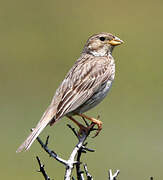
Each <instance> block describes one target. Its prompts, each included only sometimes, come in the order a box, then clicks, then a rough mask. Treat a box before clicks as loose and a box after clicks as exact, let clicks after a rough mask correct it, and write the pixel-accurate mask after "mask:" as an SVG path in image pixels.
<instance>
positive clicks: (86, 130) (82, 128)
mask: <svg viewBox="0 0 163 180" xmlns="http://www.w3.org/2000/svg"><path fill="white" fill-rule="evenodd" d="M67 117H68V118H69V119H70V120H71V121H73V122H74V123H75V124H76V125H77V126H78V127H79V129H80V130H79V135H80V134H82V132H83V131H84V132H86V133H88V131H89V129H90V128H87V127H85V126H84V125H82V124H81V123H79V122H78V121H77V120H75V119H74V118H73V117H72V116H67ZM91 127H92V126H91Z"/></svg>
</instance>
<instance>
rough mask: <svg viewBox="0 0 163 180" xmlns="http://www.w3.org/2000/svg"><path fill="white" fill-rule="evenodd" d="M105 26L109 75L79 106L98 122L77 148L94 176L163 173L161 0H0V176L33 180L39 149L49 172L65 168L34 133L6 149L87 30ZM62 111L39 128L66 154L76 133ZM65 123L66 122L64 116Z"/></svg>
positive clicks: (23, 132) (33, 119) (36, 112)
mask: <svg viewBox="0 0 163 180" xmlns="http://www.w3.org/2000/svg"><path fill="white" fill-rule="evenodd" d="M101 31H102V32H111V33H113V34H115V35H116V36H118V37H119V38H121V39H122V40H124V42H125V43H124V44H123V45H121V46H119V47H117V48H115V50H114V52H113V56H114V58H115V60H116V78H115V81H114V83H113V86H112V89H111V91H110V93H109V95H108V96H107V98H106V99H105V100H104V101H103V102H102V103H101V104H100V105H99V106H97V107H96V108H95V109H93V110H91V111H89V112H88V113H87V114H88V115H90V116H94V117H96V116H97V115H98V114H99V115H100V116H101V120H102V121H103V123H104V124H103V130H102V132H101V133H100V135H99V136H98V137H97V138H96V139H91V138H90V139H89V140H88V142H89V147H90V148H94V149H96V152H95V153H89V154H87V155H83V158H82V161H83V162H86V163H87V164H88V168H89V171H90V173H91V174H92V175H93V177H94V179H107V171H108V169H110V168H111V169H113V170H116V169H120V171H121V173H120V175H119V179H121V180H131V179H132V180H137V179H149V177H150V176H154V177H155V179H158V180H161V179H163V170H162V169H163V70H162V69H163V53H162V52H163V49H162V48H163V35H162V33H163V1H162V0H148V1H147V0H137V1H132V0H123V1H120V0H99V1H97V0H87V1H85V0H82V1H81V0H68V1H59V0H57V1H56V0H49V1H43V0H28V1H22V0H14V1H12V0H6V1H4V0H1V1H0V118H1V119H0V122H1V126H0V138H1V139H0V140H1V141H0V142H1V153H0V160H1V162H0V172H1V173H0V179H12V180H22V179H23V180H27V179H28V180H29V179H30V180H40V179H43V177H42V176H41V174H39V173H37V172H36V170H37V169H38V164H37V161H36V159H35V156H36V155H38V156H39V157H40V158H41V161H42V162H43V163H44V164H45V167H46V169H47V172H48V174H49V176H50V177H52V178H54V179H58V180H60V179H63V176H64V171H65V169H64V167H63V166H62V165H61V164H59V163H58V162H56V161H55V160H52V159H50V158H49V157H48V155H47V154H45V153H44V152H43V150H42V149H41V148H40V146H39V145H38V143H37V142H35V143H34V144H33V145H32V147H31V149H30V151H28V152H26V153H24V152H23V153H20V154H16V153H15V151H16V149H17V148H18V146H19V145H20V144H21V143H22V142H23V140H24V139H25V138H26V136H27V135H28V134H29V131H30V128H32V127H34V126H35V125H36V123H37V122H38V121H39V119H40V117H41V115H42V113H43V112H44V110H45V109H46V107H47V106H48V104H49V103H50V101H51V98H52V96H53V94H54V92H55V90H56V88H57V87H58V85H59V83H60V82H61V81H62V80H63V78H64V76H65V74H66V73H67V71H68V70H69V69H70V67H71V66H72V65H73V63H74V62H75V60H76V59H77V58H78V57H79V56H80V52H81V50H82V48H83V46H84V44H85V42H86V40H87V38H88V37H89V36H90V35H92V34H94V33H97V32H101ZM67 123H71V122H70V121H69V120H67V119H66V118H63V119H62V120H61V121H60V122H59V123H57V124H56V125H55V126H54V127H52V128H50V127H48V128H46V129H45V130H44V132H43V133H42V134H41V137H43V138H44V139H45V137H46V136H47V135H50V137H51V139H50V147H51V148H52V149H54V150H55V151H56V152H57V153H58V154H59V155H60V156H61V157H63V158H65V159H67V158H68V157H69V155H70V152H71V151H72V149H73V147H74V145H75V144H76V143H77V140H76V139H75V137H74V136H73V135H72V133H71V131H70V130H69V129H68V128H67V126H66V124H67ZM71 124H72V123H71Z"/></svg>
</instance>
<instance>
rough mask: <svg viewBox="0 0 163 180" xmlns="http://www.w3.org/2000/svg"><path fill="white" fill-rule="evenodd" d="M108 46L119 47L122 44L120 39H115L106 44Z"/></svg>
mask: <svg viewBox="0 0 163 180" xmlns="http://www.w3.org/2000/svg"><path fill="white" fill-rule="evenodd" d="M108 43H109V44H111V45H113V46H117V45H120V44H122V43H124V42H123V41H122V40H121V39H119V38H117V37H115V38H114V39H112V40H111V41H109V42H108Z"/></svg>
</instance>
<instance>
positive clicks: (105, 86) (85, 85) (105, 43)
mask: <svg viewBox="0 0 163 180" xmlns="http://www.w3.org/2000/svg"><path fill="white" fill-rule="evenodd" d="M122 43H123V41H122V40H120V39H119V38H117V37H116V36H114V35H112V34H110V33H99V34H95V35H93V36H91V37H90V38H89V39H88V40H87V42H86V44H85V46H84V49H83V51H82V53H81V56H80V57H79V59H77V61H76V62H75V64H74V66H73V67H72V68H71V69H70V70H69V72H68V73H67V75H66V77H65V79H64V80H63V81H62V83H61V84H60V86H59V88H58V89H57V90H56V93H55V95H54V97H53V99H52V102H51V104H50V105H49V107H48V108H47V110H46V111H45V112H44V114H43V116H42V117H41V120H40V121H39V122H38V124H37V125H36V127H35V128H34V129H33V131H32V132H31V134H30V135H29V136H28V138H27V139H26V140H25V141H24V142H23V144H22V145H21V146H20V147H19V148H18V150H17V152H21V151H22V150H23V149H25V150H28V149H29V148H30V146H31V145H32V143H33V142H34V140H35V139H36V138H37V137H38V135H39V134H40V133H41V131H42V130H43V129H44V128H45V127H46V126H47V125H48V124H49V125H53V124H55V123H56V122H57V121H58V120H60V119H61V118H62V117H63V116H66V117H68V118H69V119H71V120H72V121H74V122H75V123H76V124H77V125H78V126H79V127H80V128H82V127H83V126H82V125H81V124H80V123H79V122H77V121H76V120H75V119H74V118H73V116H74V115H78V116H80V117H82V118H85V119H88V120H90V121H92V122H93V123H94V124H97V126H98V131H97V133H96V135H97V134H98V133H99V131H100V130H101V129H102V122H101V121H99V120H98V119H95V118H92V117H88V116H86V115H85V114H83V113H84V112H86V111H88V110H89V109H91V108H93V107H95V106H96V105H97V104H99V103H100V102H101V101H102V100H103V99H104V98H105V96H106V95H107V93H108V91H109V89H110V87H111V84H112V82H113V80H114V75H115V62H114V59H113V57H112V51H113V49H114V47H115V46H117V45H120V44H122Z"/></svg>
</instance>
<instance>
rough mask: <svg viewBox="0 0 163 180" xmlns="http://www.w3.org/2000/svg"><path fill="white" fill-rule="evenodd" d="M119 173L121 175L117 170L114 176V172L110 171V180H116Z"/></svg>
mask: <svg viewBox="0 0 163 180" xmlns="http://www.w3.org/2000/svg"><path fill="white" fill-rule="evenodd" d="M119 173H120V170H117V171H116V172H115V173H114V174H112V170H111V169H110V170H109V172H108V174H109V180H116V178H117V176H118V174H119Z"/></svg>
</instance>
